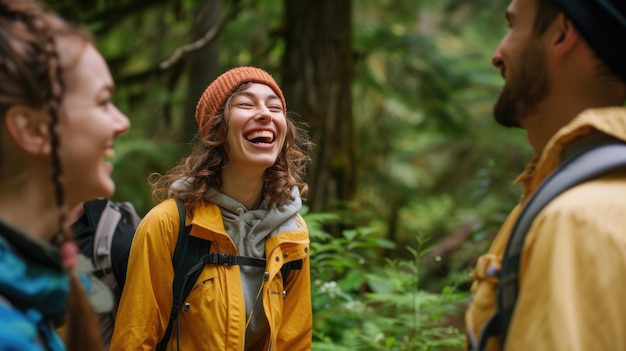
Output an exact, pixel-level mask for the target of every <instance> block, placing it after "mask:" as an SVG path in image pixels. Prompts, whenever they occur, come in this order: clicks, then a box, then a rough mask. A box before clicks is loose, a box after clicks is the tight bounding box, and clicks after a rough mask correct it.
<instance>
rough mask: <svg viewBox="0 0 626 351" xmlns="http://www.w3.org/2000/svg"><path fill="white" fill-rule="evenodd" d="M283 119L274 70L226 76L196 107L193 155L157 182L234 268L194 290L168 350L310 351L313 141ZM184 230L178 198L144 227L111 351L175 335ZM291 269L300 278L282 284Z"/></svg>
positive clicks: (291, 276)
mask: <svg viewBox="0 0 626 351" xmlns="http://www.w3.org/2000/svg"><path fill="white" fill-rule="evenodd" d="M286 111H287V109H286V104H285V98H284V97H283V94H282V92H281V90H280V88H279V87H278V85H277V84H276V82H275V81H274V79H273V78H272V76H270V75H269V74H268V73H267V72H265V71H263V70H261V69H258V68H254V67H238V68H234V69H232V70H230V71H227V72H226V73H224V74H222V75H221V76H220V77H218V78H217V79H216V80H215V81H214V82H213V83H211V84H210V85H209V86H208V87H207V89H206V90H205V92H204V94H203V95H202V97H201V98H200V101H199V102H198V105H197V108H196V120H197V122H198V126H199V143H198V144H197V145H196V147H195V149H194V151H193V152H192V153H191V155H190V156H188V157H187V158H185V159H183V160H182V161H181V162H180V163H179V165H178V166H177V167H175V168H174V169H172V170H171V171H170V172H168V173H167V174H166V175H164V176H162V177H160V178H159V179H158V180H157V181H156V183H155V189H154V190H155V195H157V196H159V195H160V196H161V198H163V197H167V196H169V197H174V198H177V199H179V200H181V201H182V202H183V203H184V204H185V207H186V208H187V217H186V219H185V223H186V225H188V226H189V225H190V226H191V231H190V234H189V235H190V236H194V237H199V238H201V239H204V240H207V241H210V242H211V245H210V252H211V253H212V254H217V253H219V254H220V255H219V257H221V258H227V259H226V260H225V261H224V262H223V264H208V265H206V266H204V268H203V269H202V272H201V274H200V276H199V278H198V279H197V280H195V281H193V282H191V283H192V284H193V290H192V291H191V293H190V294H189V296H188V298H187V299H186V300H185V304H184V306H185V308H184V309H183V311H182V312H181V313H180V317H179V318H178V323H177V324H176V325H175V326H174V328H173V333H171V340H170V342H169V347H168V349H169V350H175V349H177V347H178V348H180V349H181V350H234V351H238V350H285V351H297V350H310V348H311V342H312V341H311V338H312V334H311V333H312V311H311V289H310V270H309V256H308V255H309V247H308V246H309V234H308V230H307V228H306V224H305V223H304V221H303V220H302V218H301V217H300V215H299V211H300V208H301V206H302V200H301V196H304V194H306V190H307V186H306V183H305V181H304V175H305V174H304V172H305V169H306V166H307V165H308V163H309V155H308V151H309V150H310V147H311V143H310V142H309V140H308V138H307V137H306V134H304V132H303V130H301V129H299V128H298V127H297V126H296V125H295V124H294V123H293V122H292V121H291V120H290V119H289V118H288V117H287V113H286ZM168 194H169V195H168ZM178 232H179V214H178V210H177V204H176V202H175V201H174V200H173V199H167V200H165V201H163V202H161V203H160V204H159V205H157V206H156V207H155V208H154V209H152V211H150V212H149V213H148V214H147V215H146V216H145V217H144V220H143V222H142V223H141V224H140V226H139V228H138V230H137V233H136V234H135V238H134V241H133V245H132V247H131V251H130V258H129V263H128V273H127V279H126V285H125V286H124V291H123V293H122V298H121V301H120V305H119V309H118V312H117V313H118V314H117V320H116V324H115V331H114V335H113V340H112V345H111V349H112V350H154V349H155V348H156V347H157V344H159V342H160V341H161V340H162V339H163V338H164V336H165V337H169V336H170V335H169V333H168V335H166V330H167V329H168V328H167V326H168V322H169V319H170V310H171V306H172V300H173V297H172V296H173V291H172V282H173V280H174V271H173V268H172V255H173V252H174V248H175V246H176V242H177V236H178ZM207 254H208V252H207ZM245 262H256V263H257V264H254V265H248V264H247V263H245ZM290 262H292V263H295V262H298V267H300V264H301V268H299V269H294V270H291V272H290V273H288V274H285V276H284V277H283V276H282V272H281V268H282V267H284V266H286V265H288V264H290ZM237 263H238V264H237ZM283 272H285V271H283ZM161 346H164V345H163V344H161Z"/></svg>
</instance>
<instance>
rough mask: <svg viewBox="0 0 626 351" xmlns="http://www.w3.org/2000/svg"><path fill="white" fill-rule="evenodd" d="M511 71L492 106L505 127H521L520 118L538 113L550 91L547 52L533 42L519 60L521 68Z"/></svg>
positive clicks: (495, 116) (510, 69)
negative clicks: (540, 104) (539, 105)
mask: <svg viewBox="0 0 626 351" xmlns="http://www.w3.org/2000/svg"><path fill="white" fill-rule="evenodd" d="M508 70H509V72H510V74H511V76H510V77H509V78H508V79H507V81H508V82H507V83H505V85H504V88H503V89H502V92H501V93H500V97H499V98H498V101H497V102H496V104H495V105H494V107H493V116H494V118H495V120H496V122H498V123H499V124H501V125H503V126H505V127H521V123H520V121H521V120H522V119H524V118H526V117H527V116H528V115H529V114H531V113H533V112H535V111H534V110H535V109H536V107H537V104H539V102H541V100H542V99H543V98H545V97H546V96H547V95H548V93H549V91H550V79H549V77H548V69H547V65H546V57H545V51H544V50H543V49H542V48H541V47H540V46H538V45H533V44H532V43H531V44H530V45H529V46H528V47H527V49H526V50H525V51H524V53H523V54H522V56H521V58H520V60H519V69H518V70H515V68H513V67H510V68H509V69H508Z"/></svg>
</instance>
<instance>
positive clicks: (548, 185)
mask: <svg viewBox="0 0 626 351" xmlns="http://www.w3.org/2000/svg"><path fill="white" fill-rule="evenodd" d="M625 166H626V144H625V143H623V142H619V141H618V142H615V141H612V142H605V143H602V144H600V145H597V144H596V145H593V146H592V147H590V148H587V149H585V150H582V151H581V152H579V153H577V154H576V155H574V156H573V157H571V158H570V159H568V160H566V161H565V162H563V163H562V164H561V165H560V166H559V167H558V168H557V169H556V170H555V171H554V172H552V174H550V176H549V177H548V178H547V179H546V180H544V181H543V182H542V183H541V185H540V186H539V188H537V190H536V191H535V192H534V194H533V195H532V196H531V197H530V199H529V200H528V202H527V204H526V206H525V207H524V209H523V210H522V212H521V214H520V217H519V219H518V220H517V222H516V224H515V226H514V227H513V231H512V233H511V237H510V239H509V242H508V244H507V248H506V251H505V254H504V257H503V259H502V270H501V272H500V282H499V284H498V312H497V315H496V316H495V318H497V321H496V322H497V324H498V328H490V329H492V333H493V334H496V335H498V336H499V337H500V343H501V345H502V346H503V347H504V345H505V342H506V336H507V332H508V328H509V324H510V322H511V317H512V315H513V311H514V309H515V303H516V300H517V296H518V291H519V281H518V272H519V267H520V259H521V254H522V249H523V246H524V239H525V238H526V234H527V232H528V230H529V229H530V226H531V225H532V222H533V220H534V219H535V216H537V214H538V213H539V212H540V211H541V210H542V209H543V208H544V207H545V206H546V205H547V204H548V203H549V202H550V201H551V200H552V199H554V198H555V197H556V196H558V195H559V194H561V193H562V192H564V191H565V190H567V189H569V188H571V187H574V186H576V185H578V184H581V183H583V182H585V181H587V180H590V179H593V178H596V177H598V176H600V175H602V174H604V173H606V172H608V171H611V170H613V169H617V168H620V167H625ZM483 334H484V335H482V336H481V339H482V338H483V337H488V336H495V335H486V334H489V333H483Z"/></svg>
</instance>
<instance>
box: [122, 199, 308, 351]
mask: <svg viewBox="0 0 626 351" xmlns="http://www.w3.org/2000/svg"><path fill="white" fill-rule="evenodd" d="M185 223H186V225H189V224H191V225H192V229H191V233H190V235H192V236H197V237H200V238H203V239H206V240H210V241H211V242H212V244H211V252H223V253H230V254H237V249H236V246H235V244H234V243H233V241H232V240H231V238H230V237H229V235H228V234H227V233H226V230H225V229H224V225H223V222H222V216H221V213H220V209H219V207H218V206H217V205H215V204H212V203H209V202H202V203H201V204H199V205H198V206H197V207H196V208H195V209H194V211H193V213H191V212H190V211H188V212H187V218H186V222H185ZM297 223H298V228H291V229H289V230H288V231H284V232H281V233H278V234H275V235H273V236H271V237H268V238H267V240H266V242H265V251H266V260H267V264H266V269H265V270H266V272H267V273H266V277H267V279H266V280H264V282H263V284H262V288H263V289H262V292H261V293H262V299H263V306H264V310H265V315H266V317H267V321H268V322H269V327H270V332H269V334H268V335H267V337H266V339H265V340H263V341H262V343H261V344H260V345H255V346H254V347H253V350H275V351H283V350H284V351H298V350H310V348H311V339H312V307H311V282H310V262H309V235H308V230H307V228H306V224H305V223H304V221H303V220H302V218H300V217H299V216H298V221H297ZM178 228H179V220H178V210H177V206H176V202H175V201H174V200H172V199H169V200H166V201H164V202H162V203H161V204H159V205H157V206H156V207H155V208H153V209H152V210H151V211H150V212H149V213H148V214H147V215H146V216H145V218H144V220H143V221H142V222H141V224H140V226H139V228H138V229H137V233H136V234H135V238H134V241H133V245H132V247H131V253H130V260H129V262H128V272H129V275H128V279H127V280H126V283H125V286H124V291H123V294H122V298H121V301H120V305H119V308H118V311H117V317H116V323H115V330H114V333H113V340H112V341H111V350H112V351H117V350H120V351H122V350H124V351H129V350H154V349H155V348H156V345H157V344H158V342H159V341H160V340H161V338H162V337H163V334H164V333H165V330H166V328H167V324H168V321H169V316H170V309H171V307H172V281H173V279H174V269H173V267H172V256H173V254H174V248H175V247H176V240H177V235H178ZM300 259H302V262H303V264H302V269H299V270H292V271H291V273H290V274H289V279H288V280H287V284H286V285H287V286H286V287H284V288H283V280H282V276H281V272H280V268H281V267H282V265H283V264H284V263H286V262H289V261H295V260H300ZM130 272H132V274H130ZM283 290H285V291H286V294H283ZM185 302H186V303H188V304H189V308H188V310H186V311H182V312H181V314H180V350H185V351H187V350H216V351H217V350H237V351H239V350H244V336H245V329H246V307H245V302H244V295H243V292H242V285H241V277H240V271H239V266H236V265H234V266H218V265H207V266H205V267H204V270H203V271H202V273H201V275H200V277H199V278H198V280H197V281H196V285H195V287H194V288H193V290H192V291H191V293H190V294H189V296H188V298H187V300H186V301H185ZM176 339H177V328H176V326H175V327H174V331H173V333H172V338H171V339H170V342H169V345H168V350H176V349H177V340H176Z"/></svg>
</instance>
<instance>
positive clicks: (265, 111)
mask: <svg viewBox="0 0 626 351" xmlns="http://www.w3.org/2000/svg"><path fill="white" fill-rule="evenodd" d="M255 119H256V120H257V121H259V122H264V123H269V122H271V121H272V113H271V111H270V110H269V108H267V106H261V108H260V109H259V111H258V113H257V115H256V116H255Z"/></svg>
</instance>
